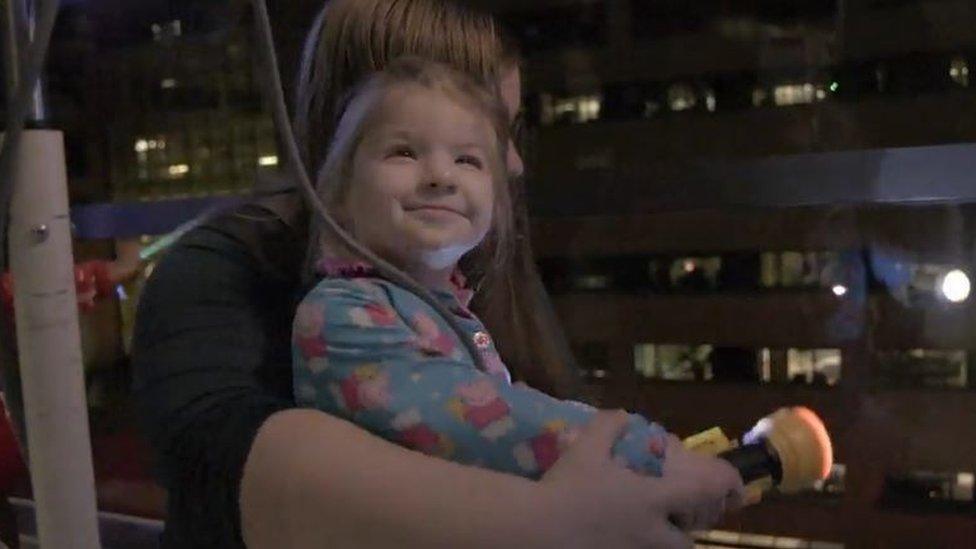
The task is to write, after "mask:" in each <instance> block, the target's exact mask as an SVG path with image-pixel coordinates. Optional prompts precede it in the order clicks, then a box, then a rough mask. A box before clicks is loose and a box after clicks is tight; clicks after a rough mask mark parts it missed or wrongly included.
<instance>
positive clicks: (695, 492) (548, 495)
mask: <svg viewBox="0 0 976 549" xmlns="http://www.w3.org/2000/svg"><path fill="white" fill-rule="evenodd" d="M627 417H628V416H627V414H625V413H624V412H600V413H598V414H597V415H596V416H595V418H594V419H593V420H592V421H591V422H590V424H589V425H587V427H586V428H585V429H584V430H583V432H582V434H581V435H580V437H579V438H578V439H577V441H576V442H575V443H574V444H573V446H572V447H571V448H569V449H568V450H567V452H566V453H565V454H564V455H563V456H562V457H561V458H560V459H559V461H558V462H557V463H556V464H555V465H554V466H553V467H552V468H551V469H550V470H549V471H548V472H547V473H546V474H545V476H544V477H543V478H542V480H541V482H540V485H541V486H542V487H543V490H544V493H545V497H544V499H543V503H542V505H543V507H544V508H543V509H542V510H541V512H540V514H539V516H540V517H541V524H539V527H540V528H544V529H551V532H550V533H549V534H551V535H550V536H549V538H550V539H552V540H553V542H554V544H555V543H558V544H559V545H558V546H561V547H572V548H600V549H602V548H606V547H614V548H617V547H619V548H623V549H627V548H638V547H642V548H649V547H654V548H690V547H692V545H693V544H692V540H691V538H690V537H689V536H688V534H686V533H685V532H683V531H682V530H681V529H680V528H679V527H678V525H680V526H681V527H685V528H698V527H704V526H706V525H708V524H710V523H713V522H715V521H716V520H718V518H720V514H721V512H720V511H721V509H722V508H721V507H719V506H717V505H716V503H715V502H725V501H726V498H725V496H726V495H727V494H728V493H729V492H732V493H733V494H738V493H739V491H741V481H738V480H737V479H738V473H736V472H735V470H734V469H732V468H731V466H728V469H723V468H722V467H721V465H720V464H716V463H713V462H712V461H717V460H714V459H713V460H712V461H706V460H704V459H697V458H692V457H688V456H684V455H681V454H680V453H679V451H677V450H672V449H671V448H669V455H668V459H670V457H671V454H670V452H672V451H673V452H674V453H675V454H677V455H678V458H677V460H676V463H675V464H674V465H672V466H671V467H670V472H671V474H670V475H669V474H668V472H669V467H668V465H667V464H666V465H665V475H664V477H662V478H654V477H647V476H642V475H639V474H637V473H634V472H632V471H630V470H627V469H624V468H623V467H621V466H620V465H618V464H617V463H614V462H613V461H612V460H611V457H610V448H611V446H612V445H613V443H614V442H615V441H616V439H617V438H618V437H619V436H620V434H621V432H622V431H623V429H624V427H625V425H626V423H627ZM679 443H680V442H679ZM672 445H673V444H672ZM731 499H732V500H733V505H732V506H733V507H734V497H732V498H731ZM672 519H675V520H674V521H673V520H672ZM553 546H556V545H553Z"/></svg>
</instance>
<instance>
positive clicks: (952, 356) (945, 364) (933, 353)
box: [874, 349, 970, 389]
mask: <svg viewBox="0 0 976 549" xmlns="http://www.w3.org/2000/svg"><path fill="white" fill-rule="evenodd" d="M877 355H878V361H877V366H876V368H877V372H876V375H875V376H874V377H875V379H876V381H877V383H878V384H879V385H881V386H886V387H927V388H960V389H961V388H965V387H967V386H969V384H970V381H969V373H970V371H969V368H968V363H969V361H968V354H967V352H966V351H964V350H941V349H913V350H911V351H878V353H877Z"/></svg>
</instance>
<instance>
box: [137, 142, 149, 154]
mask: <svg viewBox="0 0 976 549" xmlns="http://www.w3.org/2000/svg"><path fill="white" fill-rule="evenodd" d="M148 150H149V141H146V140H145V139H140V140H138V141H136V145H135V151H136V152H146V151H148Z"/></svg>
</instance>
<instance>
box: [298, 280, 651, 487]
mask: <svg viewBox="0 0 976 549" xmlns="http://www.w3.org/2000/svg"><path fill="white" fill-rule="evenodd" d="M386 295H387V294H386V293H385V290H384V289H383V287H382V286H380V285H378V284H375V283H371V282H369V281H367V280H364V279H358V280H341V279H331V280H325V281H323V282H322V283H320V284H319V286H317V287H316V289H315V290H313V291H312V292H311V293H310V294H309V295H308V296H307V297H306V299H305V300H304V301H303V303H302V305H301V306H300V307H299V312H298V314H297V316H296V321H295V329H294V334H293V345H294V353H295V359H296V362H295V365H296V369H295V378H294V383H295V396H296V400H297V401H298V402H299V404H303V405H314V406H315V407H317V408H319V409H321V410H324V411H326V412H328V413H331V414H335V415H337V416H339V417H343V418H347V419H350V420H352V421H354V422H355V423H357V424H359V425H362V426H364V427H366V428H367V429H369V430H370V431H372V432H374V433H376V434H378V435H380V436H382V437H384V438H386V439H388V440H391V441H393V442H396V443H398V444H401V445H404V446H407V447H409V448H412V449H415V450H419V451H422V452H424V453H427V454H431V455H437V456H440V457H443V458H446V459H450V460H453V461H457V462H460V463H466V464H475V465H480V466H483V467H487V468H490V469H494V470H497V471H504V472H509V473H514V474H518V475H522V476H527V477H531V478H537V477H538V476H540V475H541V474H542V473H544V472H545V471H546V470H547V469H549V468H550V467H551V466H552V465H553V464H554V463H555V462H556V461H557V460H558V459H559V456H560V455H561V454H562V452H563V451H564V450H565V449H566V448H567V447H568V446H569V445H570V443H571V442H572V441H573V440H574V439H575V437H576V436H577V435H578V432H579V429H580V428H581V427H582V426H583V425H584V424H586V423H587V422H588V421H589V420H590V419H591V418H592V417H593V414H594V413H595V409H593V408H591V407H589V406H586V405H583V404H580V403H576V402H569V401H560V400H557V399H554V398H552V397H549V396H548V395H545V394H543V393H540V392H538V391H535V390H533V389H530V388H528V387H525V386H518V385H511V384H510V383H509V382H508V380H507V379H506V378H504V377H502V376H499V375H488V374H485V373H482V372H480V371H478V370H477V369H475V367H474V365H473V364H472V363H471V361H470V359H469V358H468V357H467V356H466V355H465V354H464V351H463V349H461V348H460V347H459V346H456V345H454V346H451V345H450V343H449V341H450V340H447V341H448V343H447V344H445V343H444V341H443V340H444V338H450V337H453V336H452V334H444V333H441V334H436V333H435V334H431V333H430V331H429V330H427V332H428V333H425V334H423V335H422V336H421V335H420V334H419V333H418V331H417V330H415V329H414V328H412V327H411V326H408V325H407V324H406V323H405V322H404V321H403V320H402V319H401V317H400V316H399V315H398V314H397V313H396V312H395V311H394V310H393V308H392V306H391V304H390V301H389V298H388V297H386ZM426 325H428V326H429V325H431V323H430V322H426ZM438 340H440V341H438ZM665 435H666V433H665V432H664V430H663V429H662V428H661V427H660V426H658V425H655V424H649V423H648V422H647V421H646V420H644V419H643V418H641V417H640V416H637V415H633V416H631V418H630V420H629V424H628V429H627V431H626V433H625V434H624V436H623V437H622V438H621V439H620V441H618V442H617V444H616V445H615V446H614V449H613V454H614V456H615V458H616V459H617V460H618V461H620V462H621V463H623V464H625V465H627V466H628V467H630V468H631V469H633V470H635V471H639V472H643V473H649V474H653V475H659V474H660V473H661V460H662V458H663V454H664V450H665V446H666V442H667V441H666V438H665Z"/></svg>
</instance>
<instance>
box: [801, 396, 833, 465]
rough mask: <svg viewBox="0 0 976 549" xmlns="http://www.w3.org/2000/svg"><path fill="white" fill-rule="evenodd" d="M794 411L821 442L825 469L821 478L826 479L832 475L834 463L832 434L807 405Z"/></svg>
mask: <svg viewBox="0 0 976 549" xmlns="http://www.w3.org/2000/svg"><path fill="white" fill-rule="evenodd" d="M793 411H794V412H796V416H797V417H798V418H800V419H801V420H803V421H804V422H805V423H806V424H807V425H808V426H809V427H810V430H811V431H813V435H814V438H816V439H817V442H818V443H819V444H820V449H821V450H822V452H823V469H822V471H821V473H822V476H821V477H820V478H821V480H822V479H826V478H827V477H828V476H830V468H831V467H832V466H833V464H834V447H833V445H832V444H831V443H830V435H828V434H827V428H826V427H825V426H824V423H823V421H821V419H820V418H819V417H818V416H817V414H816V413H814V411H813V410H811V409H809V408H807V407H805V406H795V407H794V408H793Z"/></svg>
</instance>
